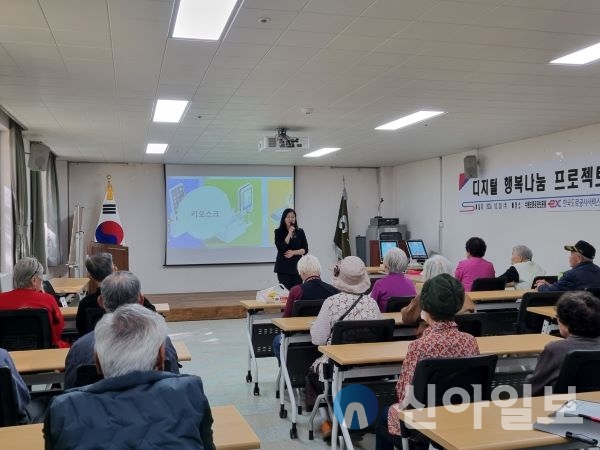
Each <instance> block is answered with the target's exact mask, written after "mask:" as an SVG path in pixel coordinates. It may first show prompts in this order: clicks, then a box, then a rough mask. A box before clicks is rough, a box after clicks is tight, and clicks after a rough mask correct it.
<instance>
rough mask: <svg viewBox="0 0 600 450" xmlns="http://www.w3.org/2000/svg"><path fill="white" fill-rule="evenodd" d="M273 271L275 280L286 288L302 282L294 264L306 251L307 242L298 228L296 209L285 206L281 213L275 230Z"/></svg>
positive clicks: (302, 231)
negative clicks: (275, 253) (275, 252)
mask: <svg viewBox="0 0 600 450" xmlns="http://www.w3.org/2000/svg"><path fill="white" fill-rule="evenodd" d="M275 247H277V259H276V260H275V273H276V274H277V280H279V283H280V284H283V285H284V286H285V287H286V288H287V289H291V288H292V287H294V286H296V285H297V284H300V283H302V278H300V275H299V274H298V269H297V267H296V265H297V264H298V260H299V259H300V258H301V257H302V255H305V254H307V253H308V242H307V240H306V235H305V234H304V230H303V229H302V228H298V223H297V222H296V211H294V210H293V209H292V208H286V209H285V210H284V211H283V214H282V215H281V221H280V222H279V228H277V229H276V230H275Z"/></svg>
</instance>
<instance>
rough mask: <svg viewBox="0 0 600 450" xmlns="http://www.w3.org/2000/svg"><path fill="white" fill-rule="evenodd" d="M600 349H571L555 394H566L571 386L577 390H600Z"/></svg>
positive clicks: (563, 364) (559, 376) (562, 367)
mask: <svg viewBox="0 0 600 450" xmlns="http://www.w3.org/2000/svg"><path fill="white" fill-rule="evenodd" d="M599 373H600V350H571V351H570V352H568V353H567V356H566V357H565V359H564V360H563V363H562V366H561V368H560V372H559V374H558V379H557V380H556V383H555V384H554V391H553V392H554V393H555V394H566V393H567V392H568V388H569V386H575V389H576V391H577V392H591V391H600V376H598V374H599Z"/></svg>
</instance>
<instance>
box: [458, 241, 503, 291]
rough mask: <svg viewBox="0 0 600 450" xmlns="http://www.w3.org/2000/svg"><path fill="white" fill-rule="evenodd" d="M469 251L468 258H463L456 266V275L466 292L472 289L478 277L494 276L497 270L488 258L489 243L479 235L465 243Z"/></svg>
mask: <svg viewBox="0 0 600 450" xmlns="http://www.w3.org/2000/svg"><path fill="white" fill-rule="evenodd" d="M465 250H466V251H467V259H463V260H462V261H460V262H459V263H458V265H457V266H456V271H455V272H454V276H455V277H456V279H457V280H458V281H460V282H461V283H462V285H463V287H464V288H465V291H466V292H469V291H470V290H471V287H472V286H473V281H475V280H476V279H477V278H494V277H495V276H496V271H495V270H494V265H493V264H492V263H491V262H489V261H488V260H486V259H483V257H484V256H485V251H486V250H487V245H485V241H484V240H483V239H481V238H479V237H472V238H470V239H469V240H468V241H467V243H466V244H465Z"/></svg>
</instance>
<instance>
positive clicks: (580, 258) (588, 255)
mask: <svg viewBox="0 0 600 450" xmlns="http://www.w3.org/2000/svg"><path fill="white" fill-rule="evenodd" d="M565 250H567V251H568V252H571V253H570V254H569V265H570V266H571V270H567V271H566V272H565V273H563V275H562V277H560V279H559V280H558V281H557V282H556V283H552V284H551V283H548V282H547V281H545V280H538V281H537V284H536V285H535V287H536V289H537V291H538V292H548V291H581V290H584V289H586V288H600V267H598V266H597V265H596V264H594V257H595V256H596V249H595V248H594V247H593V246H592V245H591V244H589V243H588V242H586V241H577V243H576V244H575V245H565Z"/></svg>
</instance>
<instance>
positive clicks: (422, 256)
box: [406, 239, 428, 262]
mask: <svg viewBox="0 0 600 450" xmlns="http://www.w3.org/2000/svg"><path fill="white" fill-rule="evenodd" d="M406 247H407V248H408V253H409V255H408V256H409V257H410V259H413V260H415V261H417V262H424V261H425V260H426V259H427V258H428V256H427V250H426V249H425V244H424V243H423V241H422V240H421V239H413V240H409V241H406Z"/></svg>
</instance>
